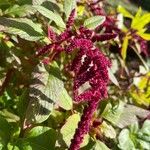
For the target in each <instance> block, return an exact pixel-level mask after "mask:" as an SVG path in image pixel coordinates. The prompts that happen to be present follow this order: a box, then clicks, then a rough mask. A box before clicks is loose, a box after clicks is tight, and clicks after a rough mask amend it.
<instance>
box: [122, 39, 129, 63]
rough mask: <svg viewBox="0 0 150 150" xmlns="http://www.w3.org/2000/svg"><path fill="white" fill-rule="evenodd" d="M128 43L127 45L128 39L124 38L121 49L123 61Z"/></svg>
mask: <svg viewBox="0 0 150 150" xmlns="http://www.w3.org/2000/svg"><path fill="white" fill-rule="evenodd" d="M128 43H129V37H128V36H125V37H124V40H123V44H122V49H121V56H122V58H123V60H125V59H126V56H127V48H128Z"/></svg>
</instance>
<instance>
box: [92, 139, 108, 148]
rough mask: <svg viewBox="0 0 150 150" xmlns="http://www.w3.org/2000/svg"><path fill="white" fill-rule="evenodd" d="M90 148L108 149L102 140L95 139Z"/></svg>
mask: <svg viewBox="0 0 150 150" xmlns="http://www.w3.org/2000/svg"><path fill="white" fill-rule="evenodd" d="M91 150H110V149H109V148H108V147H107V146H106V145H105V144H104V143H103V142H101V141H98V140H97V141H96V144H95V145H94V146H93V148H92V149H91Z"/></svg>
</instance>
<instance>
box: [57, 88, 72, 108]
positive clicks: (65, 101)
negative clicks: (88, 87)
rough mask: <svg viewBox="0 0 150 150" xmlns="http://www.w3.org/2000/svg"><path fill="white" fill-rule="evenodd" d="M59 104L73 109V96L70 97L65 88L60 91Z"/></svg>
mask: <svg viewBox="0 0 150 150" xmlns="http://www.w3.org/2000/svg"><path fill="white" fill-rule="evenodd" d="M57 104H58V105H59V106H60V107H62V108H63V109H65V110H70V109H72V106H73V102H72V98H71V97H70V95H69V94H68V92H67V91H66V89H65V88H64V89H63V90H62V92H61V93H60V96H59V100H58V102H57Z"/></svg>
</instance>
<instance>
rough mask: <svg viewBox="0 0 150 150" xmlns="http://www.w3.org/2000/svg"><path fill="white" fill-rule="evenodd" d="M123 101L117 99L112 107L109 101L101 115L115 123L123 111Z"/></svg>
mask: <svg viewBox="0 0 150 150" xmlns="http://www.w3.org/2000/svg"><path fill="white" fill-rule="evenodd" d="M124 105H125V103H124V102H122V101H119V103H118V104H117V105H115V106H114V107H113V106H112V104H111V103H108V104H107V106H106V108H105V109H104V111H103V113H102V117H104V118H105V119H106V120H108V121H109V122H111V123H113V124H114V125H117V124H118V122H119V119H120V116H121V114H122V113H123V109H124Z"/></svg>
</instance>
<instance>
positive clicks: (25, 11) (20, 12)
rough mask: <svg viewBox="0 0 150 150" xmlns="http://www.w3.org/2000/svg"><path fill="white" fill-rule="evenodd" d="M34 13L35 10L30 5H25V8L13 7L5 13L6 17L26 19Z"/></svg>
mask: <svg viewBox="0 0 150 150" xmlns="http://www.w3.org/2000/svg"><path fill="white" fill-rule="evenodd" d="M33 13H34V12H33V9H32V7H31V6H30V5H23V6H19V5H13V6H11V7H9V8H8V9H7V10H5V11H4V15H9V16H12V17H15V16H19V17H25V16H27V15H29V14H33Z"/></svg>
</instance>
